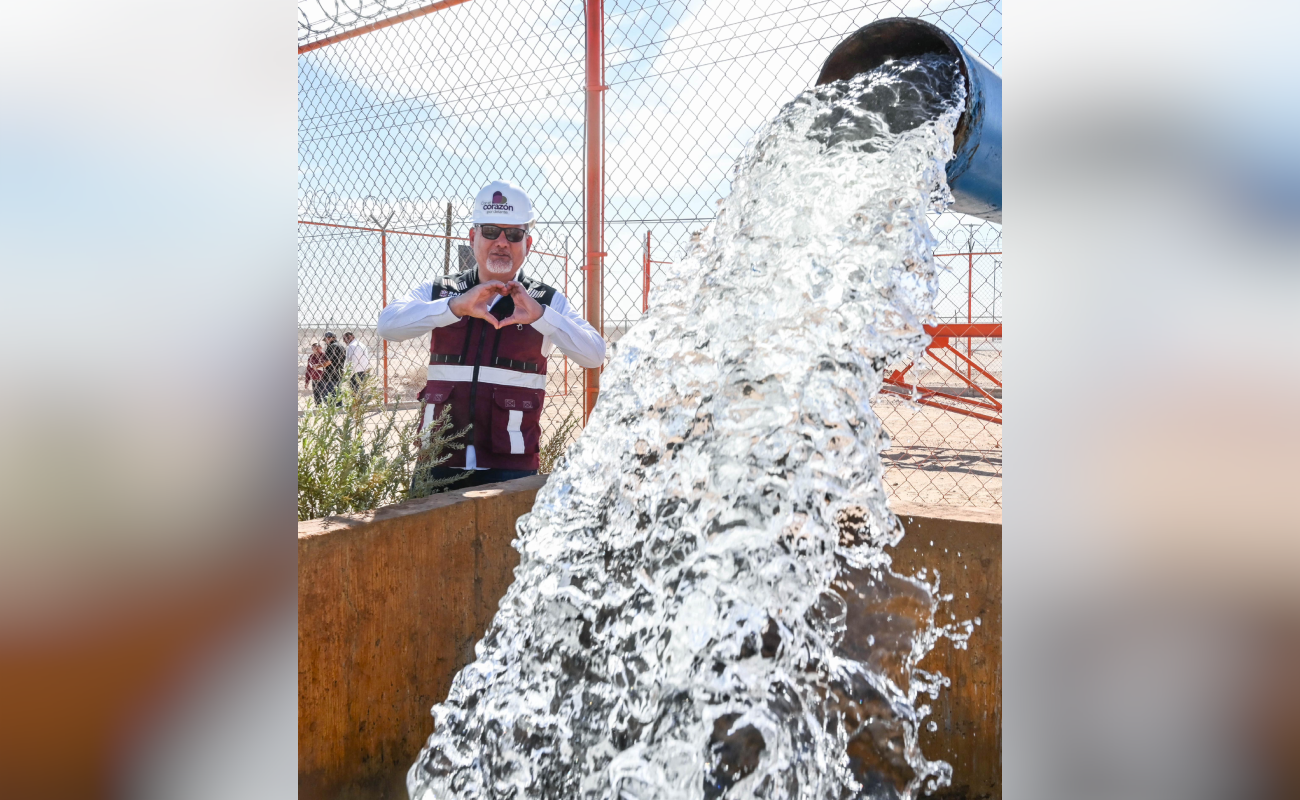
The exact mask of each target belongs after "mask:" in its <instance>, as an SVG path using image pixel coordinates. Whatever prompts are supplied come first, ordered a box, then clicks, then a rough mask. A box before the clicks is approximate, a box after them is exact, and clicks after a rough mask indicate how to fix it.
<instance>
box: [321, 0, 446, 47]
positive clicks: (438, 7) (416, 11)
mask: <svg viewBox="0 0 1300 800" xmlns="http://www.w3.org/2000/svg"><path fill="white" fill-rule="evenodd" d="M468 2H469V0H442V2H440V3H434V4H433V5H430V6H424V7H422V8H413V9H411V10H410V11H403V12H402V13H401V14H398V15H397V16H395V17H389V18H388V19H381V20H379V21H378V22H372V23H370V24H369V25H362V26H361V27H360V28H353V29H352V30H350V31H344V32H343V33H336V34H334V35H333V36H326V37H325V38H324V39H317V40H316V41H314V42H311V43H310V44H300V45H298V55H302V54H303V53H310V52H311V51H312V50H319V49H320V48H322V47H325V46H327V45H331V44H337V43H339V42H343V41H346V40H348V39H354V38H356V37H358V36H361V35H362V34H365V33H372V32H373V31H378V30H382V29H384V28H388V27H392V26H393V25H397V24H398V23H402V22H406V21H407V20H408V19H415V18H416V17H423V16H424V15H425V14H432V13H433V12H435V11H442V10H443V9H444V8H451V7H452V6H458V5H460V4H461V3H468Z"/></svg>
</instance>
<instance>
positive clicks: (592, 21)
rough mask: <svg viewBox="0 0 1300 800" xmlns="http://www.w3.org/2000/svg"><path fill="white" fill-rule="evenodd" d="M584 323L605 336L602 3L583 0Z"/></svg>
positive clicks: (586, 400)
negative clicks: (603, 305) (584, 135)
mask: <svg viewBox="0 0 1300 800" xmlns="http://www.w3.org/2000/svg"><path fill="white" fill-rule="evenodd" d="M586 16H587V185H586V198H585V200H586V206H587V208H586V214H587V229H586V245H587V247H586V251H587V258H586V261H587V266H586V267H585V269H586V272H587V280H586V284H587V285H586V305H587V322H589V323H591V326H592V327H593V328H595V329H596V330H597V331H599V332H600V334H601V335H602V336H604V335H605V324H604V322H605V320H604V309H603V307H602V300H603V299H604V298H603V296H602V291H603V288H604V280H603V279H604V263H605V262H604V257H605V255H606V254H605V252H604V250H605V90H606V89H607V88H609V87H607V86H605V30H604V23H605V3H604V0H587V8H586ZM583 382H584V384H585V389H586V391H585V392H583V397H582V422H583V424H584V425H585V424H586V423H587V418H588V417H590V416H591V410H592V408H594V407H595V405H596V398H597V396H598V394H599V393H600V370H599V369H588V370H585V371H584V375H583Z"/></svg>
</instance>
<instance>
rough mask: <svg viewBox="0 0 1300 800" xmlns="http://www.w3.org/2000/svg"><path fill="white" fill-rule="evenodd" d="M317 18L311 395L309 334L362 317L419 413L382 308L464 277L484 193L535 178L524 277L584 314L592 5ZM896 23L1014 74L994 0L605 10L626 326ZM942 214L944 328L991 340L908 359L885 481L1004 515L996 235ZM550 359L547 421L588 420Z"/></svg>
mask: <svg viewBox="0 0 1300 800" xmlns="http://www.w3.org/2000/svg"><path fill="white" fill-rule="evenodd" d="M299 11H300V27H299V52H300V57H299V64H298V69H299V145H298V146H299V165H300V173H299V174H300V183H299V186H300V189H299V223H300V224H299V303H298V309H299V310H298V315H299V316H298V327H299V361H300V370H299V373H298V380H299V386H300V388H302V381H303V372H302V367H305V365H306V360H307V356H308V354H309V353H310V349H311V343H312V342H317V341H320V336H321V334H323V333H324V331H325V330H326V329H330V330H331V331H332V332H334V333H336V334H339V335H341V334H342V333H343V332H344V331H352V332H354V333H355V334H356V335H357V336H358V338H359V340H360V341H361V342H363V343H364V344H365V345H366V346H367V347H368V348H369V349H370V351H371V352H372V354H373V356H372V362H371V363H372V365H375V366H374V369H375V370H376V376H377V377H380V372H382V377H383V378H384V380H385V381H386V384H385V385H386V387H387V391H388V399H389V401H390V402H396V403H399V404H412V401H413V398H414V394H415V392H416V391H418V389H419V387H420V385H422V383H423V375H424V369H425V365H426V364H427V362H428V346H429V341H428V337H427V336H426V337H423V338H422V339H421V340H415V341H411V342H403V343H400V344H392V345H389V346H388V347H387V348H385V346H384V343H382V342H381V341H379V339H378V338H377V336H376V334H375V320H376V317H377V315H378V312H379V309H380V308H382V307H383V305H384V303H385V302H388V301H391V300H393V299H396V298H398V297H403V296H405V295H406V293H407V292H409V291H410V290H411V289H412V288H414V287H415V286H416V285H418V284H419V283H420V282H421V281H423V280H426V279H427V278H428V277H429V276H430V275H431V274H442V273H443V272H445V271H452V272H454V271H457V270H458V269H460V268H461V266H460V264H461V263H462V261H461V259H462V258H467V257H468V254H467V248H466V247H465V245H466V244H467V243H466V242H465V240H464V239H463V238H462V237H465V236H466V235H467V231H468V228H469V219H470V201H471V200H472V198H473V196H474V194H475V192H476V191H477V190H478V189H479V188H480V187H481V186H483V185H485V184H486V183H488V182H489V181H491V180H494V179H497V178H504V179H508V180H512V181H514V182H516V183H518V184H520V185H521V186H523V187H525V188H526V189H527V190H528V191H529V194H530V195H531V197H532V199H533V204H534V206H535V207H536V208H537V209H538V210H539V213H540V215H541V216H540V219H539V224H538V226H537V230H536V231H535V242H534V253H533V255H532V256H530V257H529V260H528V262H527V264H526V266H525V270H526V271H530V272H531V273H532V274H534V275H536V276H538V277H540V278H542V279H543V280H545V281H546V282H547V283H550V284H552V285H554V286H556V287H558V288H560V289H561V290H562V291H564V293H565V294H566V295H567V296H568V298H569V300H570V301H571V302H572V303H574V304H575V305H576V306H577V307H578V308H580V309H586V308H587V304H586V299H585V298H586V289H587V282H586V279H585V275H586V270H585V269H584V267H585V266H587V263H588V260H589V254H588V252H587V248H586V243H585V239H584V224H585V222H586V218H587V211H586V204H587V201H588V200H589V199H590V198H589V196H588V194H587V187H586V183H585V177H586V175H587V172H586V168H585V167H586V147H587V144H588V142H587V131H588V125H587V117H586V111H587V95H588V88H589V85H590V82H589V77H590V76H589V75H588V72H587V70H586V68H585V59H586V54H587V49H586V36H587V24H586V12H587V7H586V6H584V4H583V3H580V2H572V0H559V2H540V1H537V0H534V1H533V2H523V3H519V2H511V3H507V2H501V0H444V2H441V3H436V4H429V3H427V2H424V1H423V0H422V1H421V2H414V3H402V2H398V0H389V1H388V2H382V1H379V2H369V1H367V0H350V1H349V0H304V1H303V2H301V3H300V5H299ZM893 16H913V17H920V18H922V19H925V20H927V21H929V22H933V23H935V24H936V25H939V26H940V27H942V28H944V29H945V30H947V31H949V32H951V33H952V34H953V35H954V36H955V38H957V39H959V40H961V41H963V42H964V43H965V44H966V45H967V46H968V47H969V48H970V49H971V50H972V51H973V52H975V53H977V54H978V55H980V56H981V57H982V58H984V59H985V60H986V61H988V62H989V63H990V64H991V65H993V67H994V68H995V69H1000V65H1001V27H1002V10H1001V3H1000V2H996V1H995V2H985V1H979V2H947V3H942V2H930V3H926V2H908V3H895V2H867V3H863V2H842V1H836V0H829V1H827V2H808V3H802V4H793V5H792V4H786V3H774V2H761V1H760V2H739V0H730V1H729V0H666V1H665V2H648V1H647V0H637V1H636V2H612V1H607V2H606V3H605V4H604V6H603V16H602V17H601V19H602V20H603V25H604V30H603V47H604V60H603V65H604V71H603V83H602V84H601V86H598V87H595V88H596V89H597V90H599V91H600V97H601V98H603V123H604V124H603V137H602V143H603V169H604V182H603V183H604V197H603V216H604V242H603V250H602V252H603V253H605V254H606V255H605V256H604V257H603V259H602V260H603V270H602V272H603V283H602V284H601V292H600V297H601V300H602V306H601V308H600V313H599V315H600V317H601V321H602V322H603V328H604V333H605V336H606V338H607V339H609V340H611V341H616V340H617V339H618V338H619V337H620V336H621V335H622V333H623V332H624V331H626V330H627V328H628V327H629V326H630V325H632V324H633V323H635V322H636V321H637V319H639V318H640V316H641V314H642V313H644V311H645V309H646V308H647V306H648V303H649V302H650V297H651V296H652V291H653V287H654V285H655V284H656V283H657V281H659V280H660V279H661V278H662V274H663V272H662V271H663V269H664V265H665V264H666V263H670V262H673V261H676V260H677V259H679V258H681V257H682V256H683V254H684V252H685V250H686V248H687V247H688V245H689V243H690V240H691V237H692V235H693V234H695V233H697V232H699V231H701V230H702V229H703V228H704V227H705V226H707V225H708V224H709V223H710V222H711V221H712V219H713V215H714V213H715V212H716V208H717V203H718V201H719V200H720V199H721V198H723V197H725V196H726V195H727V194H728V193H729V192H730V177H731V169H732V166H733V164H734V163H735V160H736V158H737V157H738V156H739V155H740V154H741V152H742V150H743V148H744V146H745V144H746V142H747V141H748V140H749V138H750V137H751V136H752V134H753V133H754V132H755V131H756V130H757V129H758V128H759V127H760V126H761V125H762V124H763V123H765V122H766V121H767V120H768V119H770V118H771V117H772V115H773V114H774V113H775V112H776V111H777V109H779V108H780V107H781V106H782V105H783V104H784V103H786V102H787V101H789V100H790V99H792V98H793V97H794V96H795V95H796V94H798V93H799V92H800V91H802V90H804V89H806V88H807V87H808V86H810V85H812V83H813V82H814V79H815V78H816V76H817V73H818V71H819V69H820V67H821V64H822V62H823V61H824V60H825V58H826V56H827V55H828V54H829V53H830V50H831V49H832V48H833V47H834V46H835V45H836V44H837V43H838V42H839V41H840V40H841V39H842V38H843V37H844V36H846V35H847V34H849V33H851V32H852V31H854V30H856V29H857V28H859V27H861V26H863V25H865V24H867V23H869V22H872V21H874V20H876V19H878V18H882V17H893ZM933 224H934V230H935V233H936V236H937V237H938V238H939V239H940V244H939V246H938V248H937V249H936V253H937V254H939V259H938V260H939V261H940V263H942V264H944V265H946V266H947V267H949V269H948V270H947V271H946V272H945V273H944V274H943V276H942V279H941V293H940V297H939V298H938V303H937V308H936V310H937V314H938V317H939V319H938V320H937V321H938V323H940V324H941V325H950V326H957V325H964V326H967V327H964V328H961V329H960V331H958V332H961V333H965V334H972V333H978V334H983V335H963V336H947V337H944V336H939V335H938V334H942V333H945V332H947V333H951V332H953V331H957V329H956V328H941V329H937V333H936V340H935V341H936V343H939V342H943V343H945V346H943V347H939V346H935V347H932V348H931V349H930V351H928V353H927V357H926V358H925V359H922V360H921V361H919V362H918V363H916V364H913V365H910V366H908V365H899V372H898V373H896V374H900V377H899V379H898V381H897V383H896V384H893V385H891V386H890V388H891V389H893V390H895V391H892V392H886V393H884V394H882V396H881V399H880V401H879V403H878V405H877V412H878V413H879V414H880V416H881V419H882V420H883V421H884V423H885V426H886V428H887V429H888V430H889V432H890V434H891V436H892V440H893V446H892V447H891V448H890V450H889V451H888V452H887V453H886V459H885V460H886V464H885V466H886V480H887V483H888V484H889V486H890V488H891V491H892V492H893V494H894V496H895V497H897V498H899V499H903V500H908V501H913V502H925V503H945V504H956V505H981V506H991V505H1000V504H1001V474H1002V468H1001V464H1002V459H1001V442H1002V436H1001V321H1002V285H1001V282H1002V271H1001V250H1002V247H1001V227H1000V226H998V225H994V224H991V223H987V222H983V221H981V220H977V219H974V218H968V217H964V216H961V215H957V214H952V213H945V214H942V215H939V216H937V217H936V218H935V219H934V221H933ZM992 334H996V336H994V335H992ZM549 368H550V372H549V375H550V378H549V389H548V400H547V416H546V420H545V424H546V425H549V426H554V425H556V424H557V423H559V422H560V421H561V420H563V419H564V418H566V417H569V416H576V417H577V418H579V419H580V418H581V414H582V394H583V391H584V389H583V380H582V370H581V369H580V368H578V367H577V365H576V364H573V363H572V362H569V361H568V360H567V359H565V358H564V357H563V356H562V355H560V354H559V353H558V352H557V353H556V354H554V355H553V356H552V359H551V363H550V365H549ZM903 387H908V388H906V389H904V388H903ZM911 387H915V388H911ZM905 395H906V396H905ZM918 398H919V400H920V402H917V399H918ZM952 398H956V399H952ZM300 400H301V403H302V404H304V405H305V404H306V403H308V402H310V400H311V397H310V392H309V391H307V390H305V389H303V391H302V392H301V393H300ZM411 413H414V411H412V412H411ZM543 435H544V437H545V429H544V434H543ZM574 435H578V433H575V434H574Z"/></svg>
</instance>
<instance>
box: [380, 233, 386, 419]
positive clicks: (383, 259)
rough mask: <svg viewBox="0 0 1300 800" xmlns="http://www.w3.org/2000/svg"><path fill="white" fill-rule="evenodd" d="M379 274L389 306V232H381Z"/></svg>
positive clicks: (384, 300) (384, 305)
mask: <svg viewBox="0 0 1300 800" xmlns="http://www.w3.org/2000/svg"><path fill="white" fill-rule="evenodd" d="M379 274H380V278H379V280H380V282H381V283H382V284H383V303H384V304H383V306H382V308H388V232H387V231H385V232H383V233H381V234H379ZM384 405H388V340H387V339H385V340H384Z"/></svg>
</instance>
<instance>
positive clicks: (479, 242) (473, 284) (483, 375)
mask: <svg viewBox="0 0 1300 800" xmlns="http://www.w3.org/2000/svg"><path fill="white" fill-rule="evenodd" d="M535 220H536V215H535V214H534V213H533V206H532V202H531V201H530V200H529V199H528V195H526V194H524V191H523V190H522V189H520V188H519V187H518V186H515V185H514V184H512V183H510V182H508V181H493V182H492V183H490V184H488V185H487V186H485V187H483V189H482V190H480V191H479V193H478V196H477V197H476V198H475V200H474V213H473V217H472V222H473V227H472V228H471V229H470V232H469V243H470V249H471V250H472V251H473V253H474V261H475V266H474V267H472V268H470V269H468V270H466V271H464V272H461V273H459V274H457V275H449V276H446V277H443V278H437V279H434V280H431V281H427V282H425V283H423V284H421V285H420V286H419V287H418V288H416V289H415V290H414V291H413V292H411V293H410V294H409V295H407V297H406V298H405V299H403V300H401V301H398V302H396V303H393V304H391V305H389V306H388V307H387V308H385V309H384V310H383V311H382V312H380V314H379V335H380V336H382V337H383V338H385V339H387V340H388V341H390V342H398V341H402V340H405V339H413V338H415V337H417V336H422V335H424V334H425V333H428V332H429V330H430V329H432V330H433V336H432V343H431V346H430V358H429V377H428V382H427V383H426V384H425V386H424V389H423V391H422V392H421V398H422V399H423V400H425V401H426V402H427V404H428V405H427V406H426V407H425V411H424V419H423V420H422V421H421V427H423V426H424V425H427V424H429V422H430V420H432V419H433V418H434V417H435V416H436V415H438V414H441V413H442V410H443V408H445V407H446V406H447V405H448V404H450V405H451V416H452V421H453V423H454V424H455V425H456V428H457V429H460V428H462V427H464V426H465V425H468V424H470V423H473V426H474V427H473V430H472V431H471V433H470V434H469V440H468V441H467V442H466V444H467V446H466V448H465V449H464V450H457V451H453V453H452V456H451V460H450V461H448V462H447V465H446V466H442V467H436V468H435V469H434V470H433V475H432V477H434V478H446V477H452V476H454V475H457V474H460V470H474V474H473V475H472V476H471V477H470V478H468V479H466V480H464V481H461V482H459V483H457V484H456V486H457V488H460V487H467V486H478V485H481V484H484V483H494V482H496V481H505V480H513V479H515V478H522V477H524V476H527V475H535V474H537V466H538V464H537V450H538V447H539V444H540V442H539V440H540V438H541V421H542V403H543V401H544V400H545V396H546V359H547V356H549V355H550V353H551V350H552V348H555V347H558V348H559V349H560V352H562V353H564V354H565V355H567V356H568V357H569V358H572V359H573V360H574V361H576V362H577V363H578V364H579V365H580V366H583V367H588V368H592V369H594V368H596V367H599V366H600V365H601V364H602V363H604V360H605V340H604V339H602V338H601V336H600V334H599V333H597V332H596V330H595V329H594V328H592V327H591V325H589V324H587V321H586V320H584V319H583V318H582V317H581V316H580V315H579V314H578V312H577V311H576V310H575V309H574V308H573V306H572V305H570V304H569V300H568V298H566V297H565V296H564V295H563V294H561V293H560V292H559V291H558V290H556V289H555V288H554V287H552V286H547V285H546V284H544V283H541V282H540V281H536V280H532V279H531V278H529V277H527V276H525V275H524V273H523V272H522V271H521V269H520V268H521V267H522V266H523V263H524V259H525V258H527V257H528V253H529V251H530V250H531V249H532V246H533V237H532V236H531V235H530V234H529V230H530V229H531V228H532V225H533V222H534V221H535Z"/></svg>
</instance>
